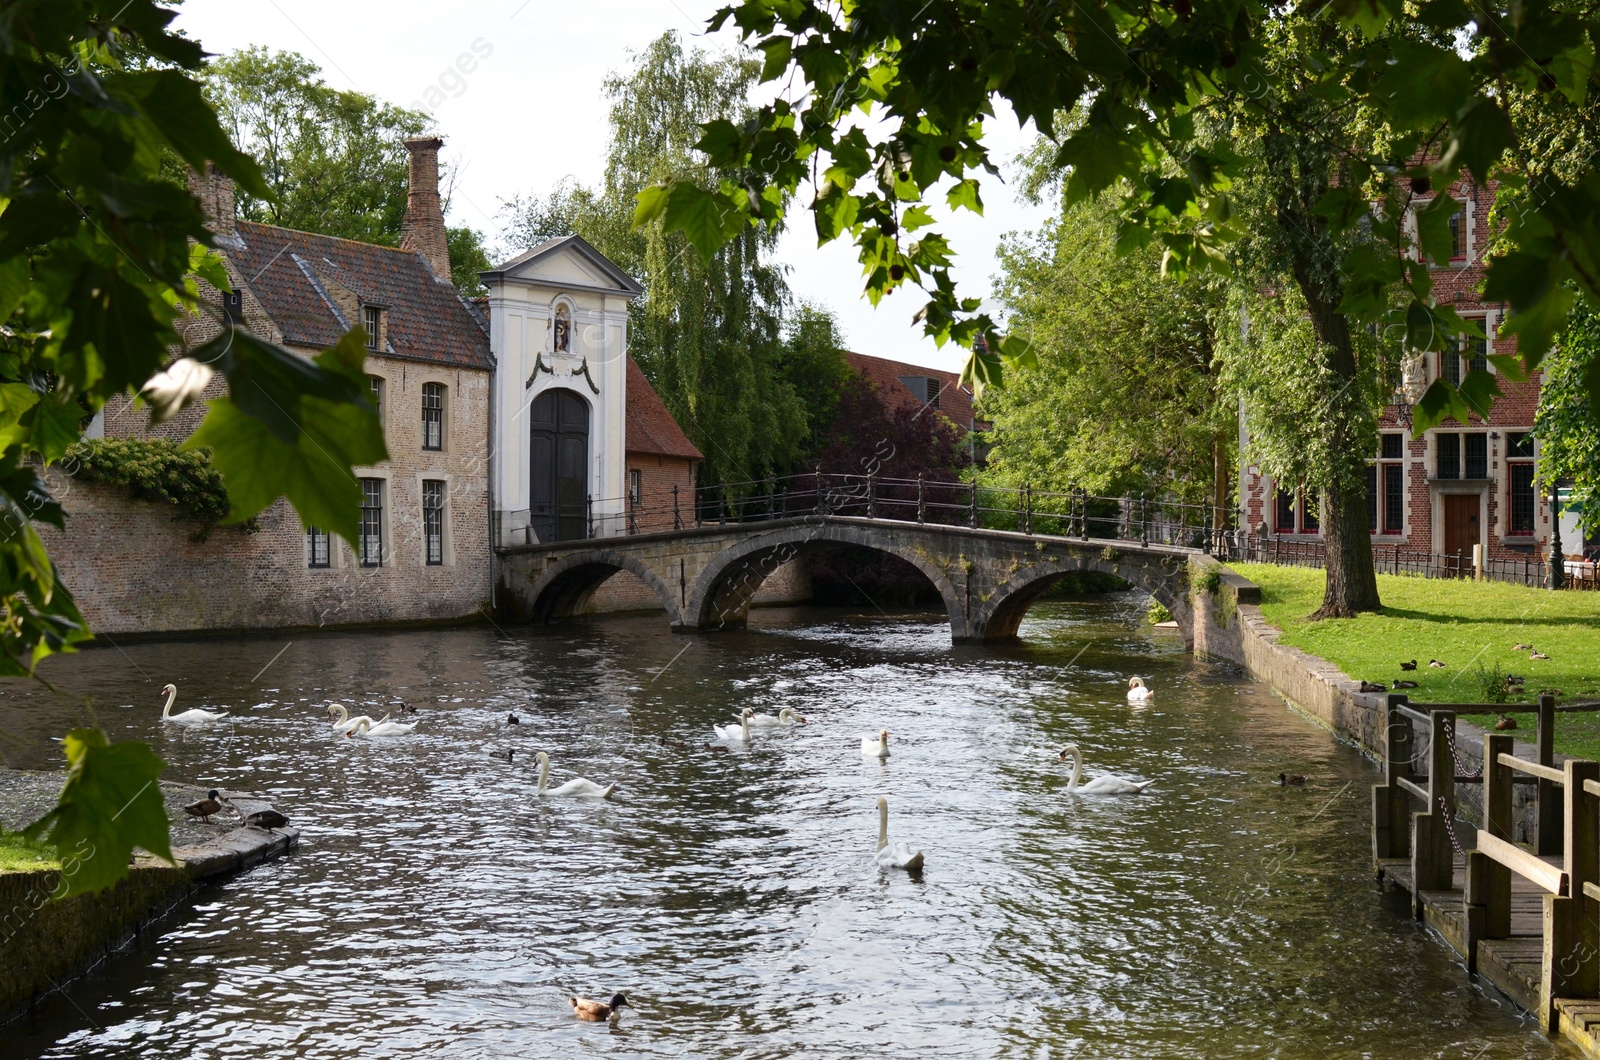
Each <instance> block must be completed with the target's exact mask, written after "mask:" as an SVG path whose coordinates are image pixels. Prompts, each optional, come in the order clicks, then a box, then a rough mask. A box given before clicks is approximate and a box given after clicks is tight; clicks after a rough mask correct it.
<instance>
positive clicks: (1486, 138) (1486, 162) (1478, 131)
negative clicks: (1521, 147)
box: [1439, 96, 1516, 184]
mask: <svg viewBox="0 0 1600 1060" xmlns="http://www.w3.org/2000/svg"><path fill="white" fill-rule="evenodd" d="M1514 143H1516V133H1515V132H1514V131H1513V130H1512V128H1511V118H1510V116H1509V115H1508V114H1506V112H1505V110H1504V109H1502V108H1501V106H1500V104H1499V103H1497V102H1495V101H1494V100H1492V99H1487V98H1485V97H1482V96H1480V97H1478V98H1477V99H1474V100H1473V101H1472V102H1470V103H1468V104H1467V105H1466V106H1465V107H1463V108H1462V109H1461V111H1460V112H1459V113H1457V114H1456V117H1455V121H1454V122H1452V123H1451V126H1450V140H1449V143H1448V144H1447V145H1446V146H1445V150H1444V154H1443V156H1442V157H1441V158H1440V160H1439V162H1440V165H1441V166H1443V167H1445V168H1446V169H1447V170H1449V171H1451V172H1454V171H1455V170H1458V169H1460V168H1461V167H1463V166H1465V167H1466V168H1467V169H1470V170H1471V171H1472V176H1473V178H1474V179H1476V180H1477V181H1478V183H1479V184H1488V183H1489V171H1490V169H1491V168H1492V167H1493V166H1494V164H1495V163H1496V162H1498V161H1499V160H1500V156H1501V155H1503V154H1505V152H1506V151H1508V150H1510V149H1511V146H1512V145H1513V144H1514Z"/></svg>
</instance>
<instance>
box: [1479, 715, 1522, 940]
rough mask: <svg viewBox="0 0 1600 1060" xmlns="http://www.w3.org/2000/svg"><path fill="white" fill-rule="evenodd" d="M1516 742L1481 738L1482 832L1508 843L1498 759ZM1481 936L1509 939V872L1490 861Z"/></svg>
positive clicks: (1504, 773) (1507, 806) (1506, 796)
mask: <svg viewBox="0 0 1600 1060" xmlns="http://www.w3.org/2000/svg"><path fill="white" fill-rule="evenodd" d="M1515 746H1516V741H1515V740H1513V739H1512V738H1511V737H1510V736H1507V735H1505V734H1504V733H1484V736H1483V830H1484V831H1485V832H1488V833H1489V834H1490V835H1492V836H1494V837H1495V838H1497V839H1504V840H1505V841H1506V842H1508V843H1509V842H1511V841H1512V837H1511V777H1512V772H1511V767H1510V766H1503V765H1501V764H1500V756H1501V755H1503V754H1504V755H1508V754H1511V753H1512V751H1513V749H1514V748H1515ZM1483 889H1484V891H1485V892H1486V893H1485V895H1484V901H1483V903H1482V904H1483V906H1484V925H1483V937H1484V938H1489V939H1504V938H1510V937H1511V870H1510V869H1508V868H1507V867H1506V866H1504V865H1501V864H1500V863H1499V862H1495V861H1491V862H1490V864H1488V865H1487V866H1486V867H1485V868H1484V888H1483Z"/></svg>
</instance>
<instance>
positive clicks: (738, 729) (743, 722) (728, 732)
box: [711, 707, 755, 743]
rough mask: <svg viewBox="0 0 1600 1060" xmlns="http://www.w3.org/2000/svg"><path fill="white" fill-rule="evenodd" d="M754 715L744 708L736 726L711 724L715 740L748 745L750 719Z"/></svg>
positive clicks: (747, 708)
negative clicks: (715, 736)
mask: <svg viewBox="0 0 1600 1060" xmlns="http://www.w3.org/2000/svg"><path fill="white" fill-rule="evenodd" d="M754 715H755V711H753V710H751V709H750V708H749V707H746V708H744V713H743V714H741V715H739V724H738V725H716V724H713V725H712V726H711V731H712V732H714V733H716V734H717V739H719V740H732V741H734V742H735V743H749V742H750V719H751V717H753V716H754Z"/></svg>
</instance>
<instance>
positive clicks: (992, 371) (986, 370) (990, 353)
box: [961, 346, 1003, 398]
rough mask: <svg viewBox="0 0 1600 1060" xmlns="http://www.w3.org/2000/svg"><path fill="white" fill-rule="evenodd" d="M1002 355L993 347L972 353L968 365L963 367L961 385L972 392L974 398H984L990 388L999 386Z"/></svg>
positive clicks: (981, 348) (982, 347) (981, 347)
mask: <svg viewBox="0 0 1600 1060" xmlns="http://www.w3.org/2000/svg"><path fill="white" fill-rule="evenodd" d="M1002 363H1003V362H1002V361H1001V359H1000V354H998V353H996V352H995V350H994V349H993V347H990V346H980V347H978V348H976V349H974V350H973V351H972V355H971V356H970V357H968V358H967V363H966V364H964V365H962V367H961V385H962V386H964V387H966V388H967V389H968V390H971V391H972V396H973V397H974V398H980V397H982V396H983V390H984V388H985V387H988V386H999V385H1000V376H1001V372H1002V370H1003V369H1002Z"/></svg>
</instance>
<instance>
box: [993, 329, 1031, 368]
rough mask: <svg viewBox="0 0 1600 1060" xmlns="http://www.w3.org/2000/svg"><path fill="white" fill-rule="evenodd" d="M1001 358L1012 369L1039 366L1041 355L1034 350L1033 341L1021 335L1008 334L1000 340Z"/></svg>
mask: <svg viewBox="0 0 1600 1060" xmlns="http://www.w3.org/2000/svg"><path fill="white" fill-rule="evenodd" d="M1000 359H1001V360H1002V361H1004V362H1005V366H1006V367H1007V368H1009V369H1011V370H1012V371H1017V370H1032V369H1035V368H1038V367H1039V355H1038V353H1037V352H1035V351H1034V348H1033V343H1031V342H1029V341H1028V340H1027V339H1025V338H1023V337H1022V336H1021V335H1007V336H1006V337H1005V338H1003V339H1001V340H1000Z"/></svg>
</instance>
